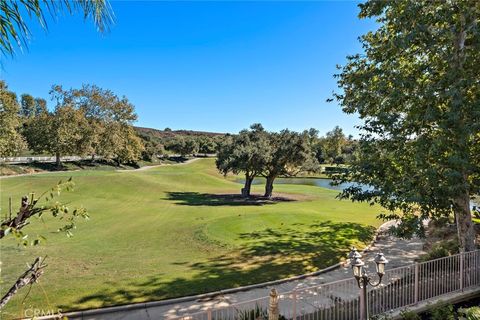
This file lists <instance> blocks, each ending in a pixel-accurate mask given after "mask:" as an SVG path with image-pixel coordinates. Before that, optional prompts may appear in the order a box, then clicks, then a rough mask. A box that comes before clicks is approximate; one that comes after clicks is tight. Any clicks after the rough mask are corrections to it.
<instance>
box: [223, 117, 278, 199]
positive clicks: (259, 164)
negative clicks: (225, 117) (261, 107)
mask: <svg viewBox="0 0 480 320" xmlns="http://www.w3.org/2000/svg"><path fill="white" fill-rule="evenodd" d="M268 137H269V133H268V132H266V131H265V130H264V128H263V127H262V125H261V124H253V125H251V126H250V130H242V131H240V133H239V134H238V135H235V136H229V137H226V138H225V139H224V140H223V141H222V142H220V144H219V148H218V152H217V160H216V165H217V168H218V170H219V171H220V172H221V173H223V174H225V175H226V174H228V173H229V172H232V173H234V174H239V173H243V174H245V185H244V187H243V188H242V196H244V197H249V196H250V190H251V186H252V182H253V179H254V178H255V177H256V176H257V175H260V174H261V172H262V170H263V169H264V166H265V165H266V163H267V162H268V160H269V158H270V145H269V138H268Z"/></svg>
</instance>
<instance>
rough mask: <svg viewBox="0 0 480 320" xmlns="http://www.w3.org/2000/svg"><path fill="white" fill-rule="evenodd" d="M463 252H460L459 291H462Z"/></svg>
mask: <svg viewBox="0 0 480 320" xmlns="http://www.w3.org/2000/svg"><path fill="white" fill-rule="evenodd" d="M464 255H465V252H463V251H462V252H460V291H463V269H464V267H463V260H464V258H465V256H464Z"/></svg>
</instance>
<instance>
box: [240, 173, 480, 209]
mask: <svg viewBox="0 0 480 320" xmlns="http://www.w3.org/2000/svg"><path fill="white" fill-rule="evenodd" d="M238 182H239V183H242V184H243V183H245V180H243V179H239V180H238ZM332 182H333V180H332V179H324V178H310V177H304V178H300V177H297V178H277V179H275V184H302V185H307V186H316V187H322V188H327V189H332V190H338V191H342V190H343V189H345V188H348V187H350V186H353V185H355V183H354V182H344V183H341V184H339V185H332ZM253 184H257V185H259V184H265V178H262V177H257V178H255V180H253ZM360 186H361V187H362V189H363V190H368V189H369V187H368V186H367V185H362V184H360ZM470 205H471V208H472V209H474V208H475V207H477V208H478V207H479V206H480V205H479V204H476V203H475V202H473V201H471V203H470Z"/></svg>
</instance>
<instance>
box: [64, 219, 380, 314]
mask: <svg viewBox="0 0 480 320" xmlns="http://www.w3.org/2000/svg"><path fill="white" fill-rule="evenodd" d="M297 226H298V227H302V229H301V230H300V229H297V228H295V227H294V226H292V227H288V228H284V229H277V230H274V229H271V228H266V229H263V230H260V231H255V232H249V233H241V234H238V235H237V236H238V237H239V238H241V239H243V240H245V242H244V245H243V246H242V247H241V248H239V249H237V250H236V251H235V252H231V253H226V254H219V255H217V256H215V257H212V258H210V259H208V260H207V261H204V262H192V263H189V264H188V265H187V268H188V269H189V272H188V273H190V274H192V273H193V276H192V277H182V276H180V275H179V276H178V277H177V278H176V279H174V280H166V279H164V278H163V277H162V276H161V275H153V276H149V277H148V278H146V279H145V278H143V280H142V281H130V282H126V281H125V282H123V284H122V282H121V281H120V282H116V283H111V284H110V285H108V287H109V289H105V290H101V291H99V292H96V293H94V294H92V295H89V296H85V297H82V298H81V299H79V300H78V301H77V305H81V304H84V303H89V304H91V303H95V304H98V305H100V306H111V305H118V304H126V303H131V302H132V301H152V300H160V299H165V298H173V297H180V296H185V295H193V294H199V293H206V292H212V291H216V290H222V289H227V288H233V287H238V286H243V285H249V284H255V283H260V282H264V281H271V280H277V279H282V278H287V277H291V276H293V275H300V274H304V273H308V272H312V271H315V270H318V269H322V268H325V267H328V266H331V265H333V264H335V263H337V262H338V261H340V259H342V258H343V257H345V256H346V254H347V252H348V250H349V248H350V247H351V246H352V245H353V244H358V242H362V243H365V244H366V243H368V242H369V241H370V240H371V239H372V238H373V236H374V233H375V228H374V227H371V226H365V225H361V224H357V223H349V222H346V223H341V222H331V221H324V222H318V223H314V224H312V225H309V226H307V225H298V224H297ZM305 230H307V231H305ZM132 263H134V262H132ZM172 264H176V263H175V262H172ZM127 288H128V290H127ZM63 308H65V309H71V308H72V306H63Z"/></svg>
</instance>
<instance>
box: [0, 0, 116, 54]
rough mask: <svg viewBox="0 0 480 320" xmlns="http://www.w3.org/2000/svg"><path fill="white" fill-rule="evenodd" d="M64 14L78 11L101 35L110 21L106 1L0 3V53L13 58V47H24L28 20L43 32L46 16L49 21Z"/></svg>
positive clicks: (1, 0) (18, 0) (11, 0)
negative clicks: (91, 20) (36, 24)
mask: <svg viewBox="0 0 480 320" xmlns="http://www.w3.org/2000/svg"><path fill="white" fill-rule="evenodd" d="M63 12H67V13H69V14H73V13H76V12H80V13H82V14H83V17H84V19H93V22H94V23H95V25H96V27H97V29H98V31H100V32H105V31H106V30H108V29H109V27H110V25H111V24H112V23H113V21H114V15H113V11H112V9H111V7H110V4H109V3H108V0H0V52H1V54H2V55H3V56H13V55H14V53H15V50H14V46H15V45H17V46H18V47H19V48H20V49H22V48H27V46H28V41H29V39H30V36H31V33H30V29H29V26H28V24H29V21H30V20H32V19H33V20H38V22H39V23H40V25H41V26H42V28H44V29H47V20H46V19H45V17H46V15H47V14H50V15H51V16H52V17H53V18H55V17H57V16H58V15H59V14H61V13H63Z"/></svg>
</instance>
